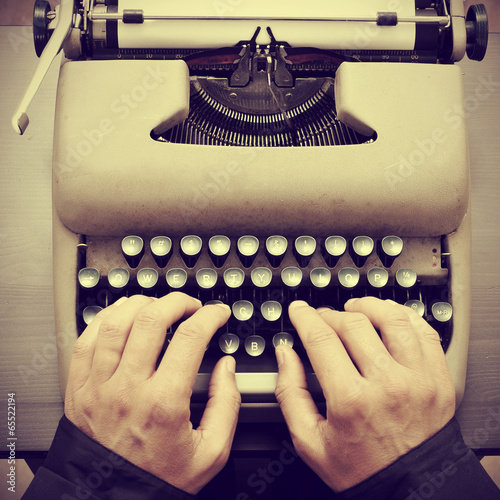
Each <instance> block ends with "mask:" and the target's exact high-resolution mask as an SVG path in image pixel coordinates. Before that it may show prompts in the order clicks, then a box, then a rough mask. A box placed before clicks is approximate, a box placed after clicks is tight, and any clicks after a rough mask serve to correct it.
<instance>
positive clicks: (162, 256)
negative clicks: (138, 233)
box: [149, 236, 172, 267]
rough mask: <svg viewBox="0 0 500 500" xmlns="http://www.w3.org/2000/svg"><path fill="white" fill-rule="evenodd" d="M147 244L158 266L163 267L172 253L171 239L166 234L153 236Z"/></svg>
mask: <svg viewBox="0 0 500 500" xmlns="http://www.w3.org/2000/svg"><path fill="white" fill-rule="evenodd" d="M149 246H150V247H151V253H152V254H153V257H154V259H155V261H156V263H157V264H158V267H165V266H166V265H167V263H168V259H169V258H170V256H171V255H172V240H171V239H170V238H169V237H168V236H155V237H154V238H153V239H152V240H151V241H150V243H149Z"/></svg>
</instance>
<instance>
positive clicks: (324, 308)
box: [316, 306, 335, 314]
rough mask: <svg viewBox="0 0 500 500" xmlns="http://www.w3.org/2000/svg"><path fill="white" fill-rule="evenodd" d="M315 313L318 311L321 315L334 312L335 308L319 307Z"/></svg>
mask: <svg viewBox="0 0 500 500" xmlns="http://www.w3.org/2000/svg"><path fill="white" fill-rule="evenodd" d="M316 311H318V312H319V313H320V314H321V313H323V312H328V311H335V308H334V307H331V306H321V307H318V308H317V309H316Z"/></svg>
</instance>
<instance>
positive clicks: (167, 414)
mask: <svg viewBox="0 0 500 500" xmlns="http://www.w3.org/2000/svg"><path fill="white" fill-rule="evenodd" d="M177 419H180V420H185V419H189V408H188V407H187V405H186V404H184V403H183V404H179V402H178V401H177V400H176V399H174V398H165V399H161V400H155V401H153V402H152V403H151V407H150V410H149V421H150V422H154V424H156V425H160V426H164V425H166V424H168V423H170V422H173V421H175V420H177Z"/></svg>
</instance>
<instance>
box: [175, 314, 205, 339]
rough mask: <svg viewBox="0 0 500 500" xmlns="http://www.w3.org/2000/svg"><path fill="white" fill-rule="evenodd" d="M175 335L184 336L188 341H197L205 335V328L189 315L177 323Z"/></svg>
mask: <svg viewBox="0 0 500 500" xmlns="http://www.w3.org/2000/svg"><path fill="white" fill-rule="evenodd" d="M175 335H178V336H181V337H184V338H185V339H186V340H189V341H199V340H200V339H201V338H204V337H205V328H204V326H203V325H202V324H201V323H200V322H198V321H196V320H195V319H194V318H193V317H191V318H189V319H188V320H186V321H184V322H182V323H181V324H180V325H179V327H178V328H177V330H176V331H175Z"/></svg>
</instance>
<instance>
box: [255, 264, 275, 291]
mask: <svg viewBox="0 0 500 500" xmlns="http://www.w3.org/2000/svg"><path fill="white" fill-rule="evenodd" d="M250 278H251V280H252V283H253V284H254V285H255V286H257V287H259V288H264V287H266V286H269V285H270V284H271V281H272V279H273V272H272V271H271V269H269V268H267V267H256V268H255V269H252V272H251V273H250Z"/></svg>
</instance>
